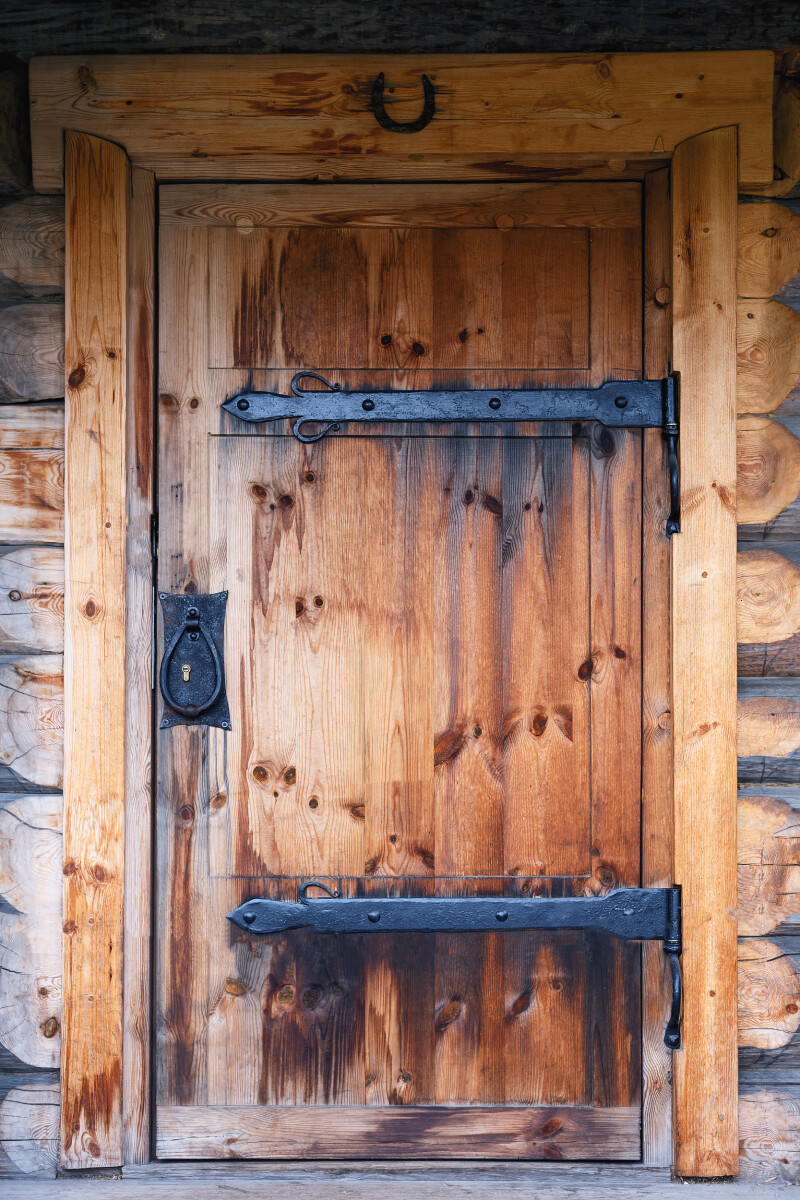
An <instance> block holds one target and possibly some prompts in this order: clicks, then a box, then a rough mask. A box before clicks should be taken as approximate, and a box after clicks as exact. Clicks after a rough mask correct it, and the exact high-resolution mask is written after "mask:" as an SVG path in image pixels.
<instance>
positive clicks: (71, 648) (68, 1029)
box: [61, 133, 130, 1168]
mask: <svg viewBox="0 0 800 1200" xmlns="http://www.w3.org/2000/svg"><path fill="white" fill-rule="evenodd" d="M129 194H130V172H129V167H128V163H127V160H126V158H125V154H124V153H123V151H121V150H120V149H119V148H118V147H117V146H113V145H111V143H109V142H104V141H101V140H100V139H98V138H92V137H88V136H86V135H84V134H79V133H68V134H67V139H66V204H67V243H66V246H67V249H66V269H67V278H68V281H69V282H68V288H67V338H66V345H67V349H66V363H65V369H66V375H67V412H66V455H67V463H68V474H67V481H66V484H67V486H66V511H67V538H66V585H67V586H66V598H65V613H66V630H65V716H66V722H65V729H66V731H67V735H66V739H65V762H66V774H65V778H64V929H65V934H66V936H65V939H64V1018H63V1030H62V1036H63V1053H62V1075H61V1088H62V1110H61V1162H62V1164H63V1165H64V1166H68V1167H73V1168H75V1167H85V1166H117V1165H119V1164H120V1163H121V1161H122V1149H123V1148H122V1097H121V1090H122V1078H121V1074H122V1015H123V1014H122V930H123V878H124V860H125V829H124V796H125V704H126V691H125V688H126V684H125V680H126V670H125V526H126V520H127V512H126V490H127V489H126V469H127V462H126V437H125V425H126V370H127V333H126V278H127V235H128V228H127V225H128V199H129ZM87 714H91V720H90V721H87V720H86V715H87Z"/></svg>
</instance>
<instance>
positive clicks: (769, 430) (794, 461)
mask: <svg viewBox="0 0 800 1200" xmlns="http://www.w3.org/2000/svg"><path fill="white" fill-rule="evenodd" d="M736 482H737V494H736V503H737V520H738V521H739V522H740V523H741V524H743V525H752V524H755V523H757V522H758V523H763V522H767V521H771V520H773V519H774V518H775V517H777V515H778V514H779V513H780V512H782V511H783V509H785V508H786V507H787V505H789V504H791V503H792V501H793V500H795V499H796V498H797V495H798V492H800V439H798V438H797V437H796V436H795V435H794V434H793V433H792V432H791V431H790V430H789V429H787V428H786V426H785V425H783V424H781V423H780V422H779V421H772V420H770V418H769V417H740V418H739V420H738V421H737V423H736Z"/></svg>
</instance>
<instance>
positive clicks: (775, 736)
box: [737, 696, 800, 758]
mask: <svg viewBox="0 0 800 1200" xmlns="http://www.w3.org/2000/svg"><path fill="white" fill-rule="evenodd" d="M737 728H738V735H737V752H738V754H739V757H740V758H749V757H752V756H753V755H767V756H773V757H774V756H778V757H783V756H784V755H786V754H792V753H793V752H794V751H795V750H797V749H798V747H800V703H798V702H795V701H792V700H785V699H783V698H781V697H779V696H764V697H751V698H748V699H740V700H739V709H738V717H737Z"/></svg>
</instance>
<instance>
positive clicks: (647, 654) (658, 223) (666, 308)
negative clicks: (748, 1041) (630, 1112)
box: [641, 170, 673, 1167]
mask: <svg viewBox="0 0 800 1200" xmlns="http://www.w3.org/2000/svg"><path fill="white" fill-rule="evenodd" d="M671 225H672V222H671V213H670V198H669V171H668V170H661V171H654V172H652V173H651V174H649V175H647V176H646V178H645V183H644V345H643V350H644V356H643V364H644V375H645V377H646V378H648V379H658V378H659V377H662V376H663V375H664V374H665V373H666V371H667V370H668V369H669V361H670V353H671V345H672V239H671V233H672V229H671ZM642 454H643V472H642V818H641V819H642V851H641V853H642V875H641V879H642V886H643V887H667V886H668V885H669V884H671V883H672V824H673V822H672V711H671V704H672V695H671V683H670V674H671V664H670V637H669V627H670V578H669V577H670V551H669V542H668V540H667V538H666V537H665V536H664V529H665V527H666V520H667V517H668V515H669V495H668V491H667V482H666V481H667V471H666V463H665V455H664V439H663V438H662V437H661V433H660V430H657V429H646V430H644V433H643V435H642ZM664 960H665V955H664V953H663V951H662V949H661V947H660V946H659V945H658V944H652V943H644V944H643V946H642V1159H643V1161H644V1163H646V1164H647V1165H649V1166H651V1167H658V1166H669V1165H671V1164H672V1160H673V1148H672V1054H671V1052H670V1051H669V1050H668V1049H667V1047H666V1046H665V1045H664V1028H665V1020H666V1017H667V1014H668V1011H669V995H670V986H669V979H668V964H667V963H666V962H665V961H664Z"/></svg>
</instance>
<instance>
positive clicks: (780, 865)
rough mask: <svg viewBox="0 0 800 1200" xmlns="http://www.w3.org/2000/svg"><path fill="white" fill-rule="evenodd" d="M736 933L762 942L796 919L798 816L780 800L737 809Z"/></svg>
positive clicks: (799, 901) (799, 903) (799, 899)
mask: <svg viewBox="0 0 800 1200" xmlns="http://www.w3.org/2000/svg"><path fill="white" fill-rule="evenodd" d="M738 863H739V866H738V891H739V898H738V907H737V917H738V922H739V933H740V934H742V935H750V936H755V937H760V936H762V935H764V934H768V933H771V932H772V931H773V930H775V929H777V928H778V926H779V925H781V924H782V923H783V922H784V921H786V920H787V919H790V918H792V917H794V916H795V914H797V913H800V813H798V810H797V807H793V806H792V805H790V804H788V803H787V802H786V800H784V799H782V798H780V796H779V795H777V794H773V795H771V796H769V795H767V796H757V795H756V796H753V795H747V796H741V797H740V798H739V804H738Z"/></svg>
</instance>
